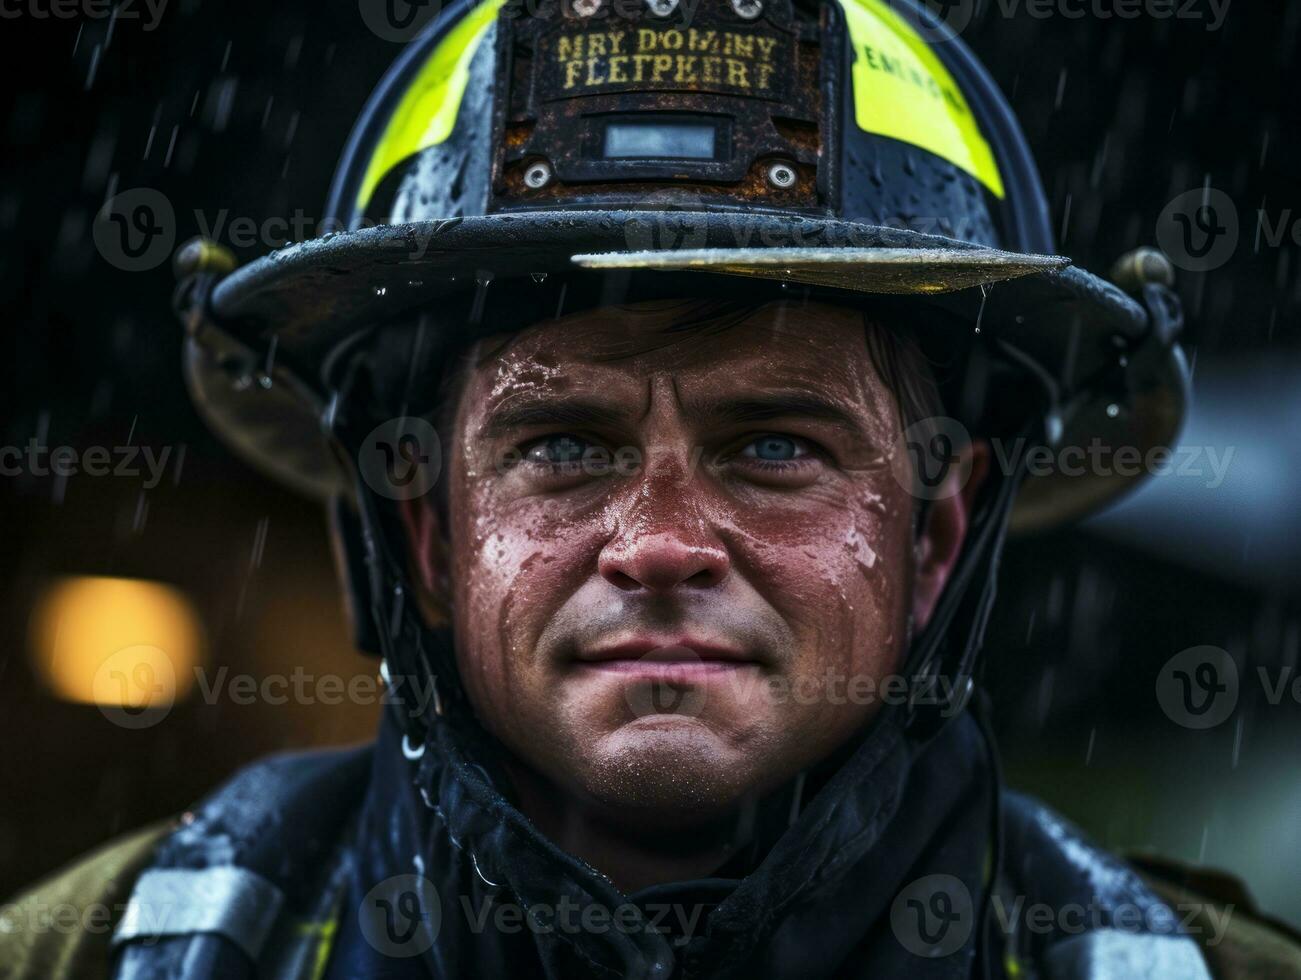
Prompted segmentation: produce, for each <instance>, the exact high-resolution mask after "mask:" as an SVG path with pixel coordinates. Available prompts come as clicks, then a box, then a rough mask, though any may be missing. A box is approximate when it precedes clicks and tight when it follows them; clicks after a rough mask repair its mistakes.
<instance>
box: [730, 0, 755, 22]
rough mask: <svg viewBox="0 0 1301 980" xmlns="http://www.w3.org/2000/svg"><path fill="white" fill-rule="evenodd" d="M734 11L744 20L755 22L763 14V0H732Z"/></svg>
mask: <svg viewBox="0 0 1301 980" xmlns="http://www.w3.org/2000/svg"><path fill="white" fill-rule="evenodd" d="M732 9H733V10H735V11H736V16H738V17H740V18H741V19H742V20H754V19H755V18H757V17H758V16H759V15H760V14H761V13H763V0H732Z"/></svg>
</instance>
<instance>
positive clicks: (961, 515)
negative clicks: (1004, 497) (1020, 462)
mask: <svg viewBox="0 0 1301 980" xmlns="http://www.w3.org/2000/svg"><path fill="white" fill-rule="evenodd" d="M988 472H989V443H987V442H984V441H977V442H974V443H971V444H969V445H968V446H967V447H966V448H965V449H963V450H962V453H961V455H960V456H959V458H958V459H957V461H956V462H955V464H954V465H953V466H951V467H950V468H949V472H948V474H947V475H946V476H945V478H944V482H943V483H942V484H941V485H940V488H939V495H938V496H937V497H936V498H935V499H933V500H931V501H930V503H929V505H928V506H927V508H926V513H925V516H924V518H923V524H922V527H921V530H920V532H919V533H918V535H917V539H916V541H915V542H914V543H913V601H912V618H913V626H914V628H915V629H916V630H917V631H918V632H920V631H921V630H923V629H925V627H926V624H927V623H928V622H930V618H931V614H932V613H934V612H935V605H936V603H937V602H939V599H940V594H941V593H942V592H943V591H944V586H945V584H946V583H947V582H948V580H949V575H950V574H951V573H952V571H953V566H954V565H955V564H957V561H958V555H959V554H961V553H962V542H963V541H965V540H966V538H967V525H968V522H969V521H970V518H971V508H972V506H973V505H974V504H975V501H976V495H977V493H978V492H979V491H980V487H981V485H982V484H983V483H984V482H985V476H986V474H987V473H988Z"/></svg>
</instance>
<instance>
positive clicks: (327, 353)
mask: <svg viewBox="0 0 1301 980" xmlns="http://www.w3.org/2000/svg"><path fill="white" fill-rule="evenodd" d="M329 213H330V215H331V218H332V220H334V221H335V222H337V224H338V227H339V228H340V229H341V231H340V232H339V233H337V234H333V235H329V236H326V237H323V238H321V239H318V240H313V241H309V242H305V243H302V244H299V245H296V246H293V247H291V248H288V249H285V250H282V251H280V252H278V253H276V254H274V255H271V256H268V257H266V258H263V259H261V260H259V261H257V262H254V263H253V264H251V265H249V266H247V267H244V268H240V269H235V268H234V263H233V261H232V260H231V258H230V256H229V254H228V253H227V252H225V251H224V250H223V249H222V248H221V247H220V246H217V245H215V244H214V243H211V242H202V241H200V242H195V243H192V244H191V245H189V246H187V247H186V248H184V249H183V250H182V251H181V253H179V254H178V256H177V268H178V272H179V274H180V277H181V286H180V290H179V292H178V305H179V307H180V310H181V314H182V318H183V320H184V324H185V328H186V331H187V341H186V357H185V366H184V367H185V372H186V377H187V381H188V384H189V387H190V389H191V392H192V394H193V396H194V399H195V402H196V404H197V405H198V406H199V409H200V410H201V412H202V413H203V415H204V417H205V418H206V420H207V421H208V422H209V424H210V425H211V426H212V427H213V428H214V429H215V431H217V432H218V433H219V434H220V435H221V436H222V437H223V438H225V439H226V440H227V441H228V442H229V444H230V445H231V447H232V448H233V449H234V450H235V451H236V452H237V453H239V454H240V455H242V456H243V457H245V458H246V459H248V460H250V461H252V462H253V463H254V464H255V465H257V466H258V467H260V468H262V469H263V470H264V471H265V472H267V473H268V474H269V475H271V476H272V477H274V478H276V479H279V480H281V481H283V482H285V483H287V484H288V485H290V486H291V487H293V488H295V489H297V490H299V491H301V492H302V493H303V494H304V495H306V496H309V497H312V498H315V499H317V500H319V501H321V502H323V503H324V504H325V505H326V506H327V507H328V508H329V511H330V514H331V517H332V526H333V530H334V534H335V537H336V540H337V544H338V549H337V550H338V553H339V558H340V560H339V564H340V569H341V573H342V578H343V581H344V588H345V592H346V594H347V597H348V599H349V606H350V609H351V613H352V616H353V619H354V623H355V633H356V642H357V644H358V646H359V647H360V648H361V649H363V650H365V651H367V652H369V653H372V654H374V655H376V656H377V657H378V658H379V670H380V673H381V675H382V676H383V678H384V679H385V682H386V684H387V685H388V688H389V694H390V697H389V699H388V700H389V702H390V704H389V707H388V709H387V711H386V714H385V717H384V719H383V723H382V725H381V730H380V733H379V737H378V740H377V742H376V743H375V744H374V745H373V746H367V747H365V748H361V749H352V750H346V751H320V752H312V753H306V754H297V755H288V756H278V757H275V758H272V759H268V760H265V761H263V762H260V763H258V764H255V765H253V766H251V767H250V768H248V769H246V770H244V771H242V772H240V773H239V774H237V775H236V776H235V777H234V778H233V779H232V781H231V782H230V783H229V784H228V785H227V786H225V787H223V788H221V789H219V790H218V791H216V792H215V793H214V794H213V795H212V796H211V797H210V798H209V799H207V800H206V801H204V802H202V803H201V804H199V805H197V806H196V807H195V808H194V809H193V810H192V811H190V812H188V813H186V814H185V815H184V816H183V817H181V818H180V819H179V820H178V821H176V822H175V823H174V824H169V825H168V826H167V827H165V828H161V829H159V828H155V829H152V830H147V831H143V832H141V833H139V834H136V835H134V836H132V837H129V838H126V839H124V840H123V841H120V842H118V843H116V844H114V845H112V846H110V847H109V848H108V849H106V850H105V851H103V852H100V853H99V854H97V855H95V856H92V857H91V858H89V859H88V860H87V861H85V862H83V863H82V864H80V865H78V866H76V867H75V868H73V869H72V870H70V871H68V872H65V873H64V874H62V875H60V876H58V877H56V878H54V879H52V880H51V881H49V882H46V883H44V884H43V885H40V886H38V887H37V888H36V889H35V890H34V891H33V892H31V893H29V894H28V895H26V896H24V897H23V898H21V899H20V900H18V901H17V902H16V903H14V904H13V905H11V906H9V907H8V908H7V909H6V912H5V917H4V919H3V924H4V926H5V928H4V930H3V932H0V949H2V950H3V956H4V960H5V963H6V966H8V967H11V968H12V969H13V971H14V972H13V975H15V976H23V977H27V976H31V977H49V976H78V977H80V976H86V977H91V976H95V977H101V976H112V977H117V978H121V980H135V978H145V977H150V978H153V977H161V976H168V977H177V978H181V977H184V978H199V977H222V978H228V977H245V976H247V977H252V976H261V977H275V978H309V977H310V978H320V977H325V978H353V977H372V976H373V977H380V976H383V977H394V978H396V977H407V976H411V977H424V976H430V975H433V976H440V977H442V976H447V977H461V976H482V977H495V976H548V977H589V976H590V977H645V978H664V980H667V978H669V977H747V978H749V977H830V976H875V977H881V976H903V977H931V976H934V977H959V976H962V977H965V976H981V977H1003V976H1007V977H1029V976H1043V977H1121V976H1125V977H1129V976H1144V977H1178V978H1196V977H1209V976H1249V975H1250V976H1263V975H1270V976H1301V957H1299V955H1298V952H1297V949H1296V946H1295V945H1294V943H1293V942H1292V940H1290V939H1288V938H1287V937H1285V935H1284V933H1283V932H1282V931H1281V930H1280V929H1279V928H1278V927H1276V926H1273V925H1270V924H1269V923H1267V922H1265V921H1264V920H1262V919H1259V918H1257V917H1254V916H1252V915H1251V914H1249V909H1247V908H1246V907H1245V906H1244V905H1243V903H1242V900H1241V898H1240V897H1239V898H1237V899H1236V900H1234V899H1228V900H1216V899H1214V898H1208V897H1204V896H1201V895H1200V894H1199V893H1198V892H1197V890H1196V887H1193V886H1194V885H1196V884H1197V882H1195V881H1194V880H1193V879H1192V878H1191V877H1190V876H1189V875H1187V874H1185V875H1182V876H1180V875H1176V876H1175V877H1176V879H1177V880H1175V881H1173V882H1172V881H1171V880H1170V875H1169V874H1168V873H1167V874H1166V875H1165V876H1164V877H1163V876H1162V875H1161V874H1158V873H1156V872H1154V871H1153V870H1152V869H1151V868H1148V869H1146V870H1145V871H1144V872H1142V873H1140V871H1139V870H1137V869H1136V868H1135V867H1133V866H1130V865H1127V864H1126V863H1124V862H1123V861H1121V860H1119V859H1118V858H1115V857H1112V856H1110V855H1108V854H1106V853H1104V852H1102V851H1099V850H1098V849H1096V848H1095V847H1093V846H1092V845H1090V844H1089V843H1088V842H1087V841H1086V840H1085V839H1084V838H1083V837H1082V836H1081V835H1080V834H1079V833H1078V832H1077V831H1075V830H1074V829H1073V828H1071V827H1070V826H1069V825H1068V824H1067V823H1065V822H1064V821H1063V820H1061V819H1060V818H1059V817H1057V816H1056V815H1055V814H1053V813H1051V812H1050V811H1048V810H1047V809H1046V808H1044V807H1043V806H1042V805H1040V804H1038V803H1036V802H1034V801H1033V800H1030V799H1027V798H1025V797H1023V796H1020V795H1018V794H1015V793H1012V792H1010V791H1008V790H1006V789H1005V788H1003V787H1002V786H1001V784H1000V781H999V775H998V773H999V770H998V763H997V754H996V752H995V749H994V747H993V744H992V740H991V738H990V736H989V735H988V731H987V724H986V718H985V715H986V708H985V706H984V702H983V701H982V699H981V697H980V696H979V693H978V688H977V679H978V655H979V653H980V648H981V640H982V634H983V631H984V626H985V622H986V620H987V617H988V615H989V611H990V608H991V605H992V603H993V599H994V582H995V578H996V571H997V564H998V557H999V552H1000V549H1001V546H1002V542H1003V540H1004V537H1005V535H1006V534H1007V533H1008V532H1009V529H1017V530H1020V531H1027V532H1030V531H1035V530H1039V529H1042V528H1045V527H1050V526H1053V525H1056V524H1059V523H1061V522H1063V521H1067V520H1071V519H1073V518H1076V517H1079V516H1080V515H1082V514H1085V513H1087V512H1089V511H1090V510H1092V509H1094V508H1096V507H1098V506H1099V505H1101V504H1103V503H1105V502H1106V501H1108V500H1111V499H1112V498H1114V497H1115V496H1116V495H1117V494H1119V493H1121V492H1123V491H1124V490H1126V489H1128V487H1129V486H1130V485H1131V483H1132V482H1133V478H1132V476H1126V475H1121V474H1119V473H1118V472H1117V471H1116V468H1107V469H1106V470H1105V472H1104V471H1103V468H1101V467H1093V468H1091V469H1090V468H1088V467H1085V468H1083V469H1081V468H1078V467H1075V468H1072V470H1071V471H1070V472H1069V473H1065V472H1060V471H1053V472H1047V473H1043V472H1037V473H1036V474H1035V475H1034V476H1029V477H1028V476H1026V473H1025V469H1024V466H1023V460H1024V457H1025V454H1026V452H1028V451H1031V450H1039V449H1046V450H1048V451H1049V452H1050V453H1051V452H1054V451H1057V450H1059V449H1060V448H1062V447H1072V446H1075V447H1078V446H1085V445H1094V444H1097V443H1099V442H1100V443H1101V444H1102V445H1104V446H1111V447H1132V448H1134V449H1137V450H1138V451H1139V452H1140V453H1142V454H1147V453H1148V452H1149V451H1151V450H1153V449H1156V448H1159V447H1165V446H1169V445H1170V444H1171V443H1172V441H1173V440H1174V438H1175V437H1176V435H1177V432H1178V428H1179V424H1180V420H1181V418H1182V415H1183V413H1184V409H1185V402H1186V393H1187V371H1186V368H1185V365H1184V361H1183V356H1182V354H1181V352H1180V349H1179V347H1178V343H1177V340H1178V335H1179V332H1180V330H1181V327H1182V314H1181V311H1180V306H1179V303H1178V301H1177V299H1176V298H1175V295H1174V293H1173V292H1172V291H1171V288H1170V287H1171V275H1170V271H1171V270H1170V266H1169V263H1168V262H1167V261H1166V260H1165V259H1164V257H1163V256H1161V255H1160V254H1159V253H1157V252H1154V251H1152V250H1141V251H1139V252H1136V253H1134V254H1132V255H1130V256H1128V257H1126V259H1125V260H1123V261H1122V262H1121V263H1120V264H1118V266H1117V269H1116V271H1115V273H1114V278H1115V279H1116V280H1117V282H1116V283H1115V284H1113V283H1111V282H1107V281H1104V280H1103V279H1101V278H1099V277H1097V276H1094V275H1092V274H1090V273H1087V272H1085V271H1082V270H1080V269H1078V268H1076V267H1074V266H1072V265H1071V264H1070V262H1069V260H1067V259H1065V258H1061V257H1059V256H1056V255H1055V254H1054V246H1053V241H1052V235H1051V232H1050V228H1049V221H1048V215H1047V208H1046V204H1045V200H1044V194H1043V189H1042V187H1041V185H1040V182H1039V179H1038V176H1037V174H1036V172H1035V169H1034V166H1033V163H1032V161H1031V158H1030V155H1029V152H1028V150H1027V147H1026V144H1025V140H1024V138H1023V136H1022V134H1021V132H1020V131H1019V129H1018V127H1017V125H1016V122H1015V120H1014V119H1013V116H1012V114H1011V112H1010V110H1009V107H1008V105H1007V104H1006V102H1005V101H1004V100H1003V98H1002V97H1001V95H1000V94H999V92H998V91H997V90H996V88H995V86H994V84H993V83H992V81H991V80H990V78H989V76H988V75H987V74H986V73H985V71H984V70H983V69H982V67H981V66H980V65H979V64H978V63H977V62H976V61H975V59H974V58H973V56H972V55H971V53H970V52H969V51H968V50H967V48H966V47H965V46H964V45H963V44H962V43H961V41H959V40H958V39H957V38H956V37H955V36H953V35H952V34H951V33H949V32H948V31H947V30H946V29H945V28H944V27H943V26H942V25H941V24H940V23H938V22H936V21H935V20H933V19H932V18H931V17H930V16H929V15H928V14H927V13H926V12H925V11H924V10H922V9H921V8H920V7H918V6H916V5H914V3H913V2H911V0H893V2H889V3H887V2H886V0H827V2H821V3H818V2H812V0H809V2H804V0H699V3H696V4H694V5H682V4H680V3H678V2H677V0H645V2H638V3H629V2H615V0H573V2H572V3H564V4H560V3H550V2H543V3H538V4H530V5H506V4H504V3H503V2H502V0H483V2H479V3H466V2H463V0H458V2H456V3H454V4H452V5H451V6H450V7H449V8H448V9H446V10H445V11H443V12H442V14H441V15H440V16H439V18H438V19H437V20H436V21H435V22H434V24H433V25H432V27H431V28H430V30H428V31H427V32H426V33H424V34H423V35H422V36H421V37H420V38H418V39H417V40H416V41H414V42H413V43H412V44H410V45H409V46H408V48H407V49H406V53H405V54H404V55H403V56H402V57H401V59H400V60H399V61H398V63H397V64H396V65H395V66H394V68H393V69H392V70H391V72H390V73H389V75H388V76H387V77H386V78H385V79H384V80H383V81H382V82H381V84H380V86H379V88H378V90H377V91H376V93H375V95H374V96H373V98H372V100H371V102H370V104H369V106H368V107H367V109H366V111H365V113H364V114H363V117H362V119H361V120H360V122H359V123H358V125H357V127H356V129H355V132H354V135H353V137H352V139H351V141H350V142H349V144H348V147H347V149H346V151H345V153H344V156H343V160H342V163H341V165H340V167H339V170H338V176H337V178H336V182H335V185H334V188H333V190H332V194H331V200H330V204H329ZM61 902H62V903H71V904H72V905H73V906H75V907H76V908H78V909H82V910H85V909H89V908H91V907H92V906H93V907H96V908H108V909H111V910H113V914H112V916H111V920H112V922H111V925H112V928H111V930H110V929H108V928H102V929H90V928H79V929H71V930H51V929H46V928H41V927H39V926H38V925H36V924H35V923H36V922H37V920H38V919H39V914H38V911H39V909H40V908H49V907H53V906H55V905H58V904H59V903H61ZM1027 910H1035V914H1033V915H1032V914H1029V912H1028V911H1027ZM1023 913H1024V914H1023Z"/></svg>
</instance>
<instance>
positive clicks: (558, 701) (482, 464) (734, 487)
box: [407, 302, 967, 829]
mask: <svg viewBox="0 0 1301 980" xmlns="http://www.w3.org/2000/svg"><path fill="white" fill-rule="evenodd" d="M675 309H677V310H680V309H681V304H674V303H663V302H657V303H649V304H640V305H638V306H635V307H626V308H619V309H606V310H602V311H596V312H593V313H585V314H580V315H576V316H574V317H570V318H566V319H563V320H559V321H551V322H547V323H544V324H542V325H539V326H536V327H534V328H532V329H530V330H529V331H526V332H525V333H524V334H522V335H520V336H517V337H515V338H513V339H512V340H511V341H510V342H509V344H507V345H506V346H505V347H504V349H503V350H501V351H499V352H497V353H494V354H491V355H489V356H487V357H486V358H481V359H478V363H477V364H476V365H475V366H473V367H472V368H470V369H469V371H470V373H469V375H468V377H467V378H466V379H465V384H464V389H463V392H462V394H461V397H460V400H459V403H458V409H457V413H456V416H455V426H454V432H453V433H451V437H452V439H453V445H454V446H455V447H456V450H455V451H454V452H453V455H452V459H451V460H450V467H449V473H448V478H449V479H450V481H451V482H450V485H449V504H448V513H449V518H448V523H449V527H448V528H447V529H446V535H445V538H446V541H447V546H446V548H444V547H442V546H440V544H439V542H440V541H441V540H442V539H443V538H444V534H443V531H442V529H440V528H439V527H438V519H437V518H436V517H435V516H434V508H433V507H432V506H430V505H428V504H427V503H424V504H422V503H416V504H413V505H410V506H409V507H408V510H407V523H408V527H409V529H410V533H411V534H412V536H413V545H414V556H415V561H416V564H417V565H418V567H419V569H420V571H421V573H422V578H423V579H424V582H425V584H426V587H427V588H428V589H429V590H431V591H436V590H439V589H441V588H444V587H446V586H445V583H447V582H448V581H450V582H451V583H452V584H451V585H450V590H451V593H450V598H451V603H450V604H451V608H452V613H453V619H454V624H455V632H456V640H457V650H458V658H459V667H460V672H461V676H462V678H463V680H464V683H465V686H466V689H467V691H468V694H469V697H470V699H471V701H472V703H473V705H474V707H475V709H476V711H477V712H478V714H479V716H480V718H481V720H482V721H483V723H484V724H485V725H486V726H487V727H488V729H489V730H490V731H491V732H492V733H493V734H495V735H496V736H497V738H498V739H499V740H500V741H501V742H502V743H504V745H505V746H506V747H507V748H508V749H509V751H510V752H511V753H512V754H513V756H514V757H515V760H516V763H517V767H518V771H519V772H521V773H527V775H526V776H524V777H523V778H522V780H521V781H522V782H523V783H527V784H529V785H531V786H532V790H531V791H526V792H525V795H526V796H530V797H531V798H533V799H534V800H538V799H539V794H540V796H541V798H543V799H550V802H547V803H545V804H541V803H540V804H538V806H536V807H535V809H540V810H550V809H554V807H555V802H554V800H555V799H564V800H565V801H567V802H568V803H572V804H573V805H574V806H576V807H579V808H584V809H587V810H590V811H591V812H593V813H598V814H604V815H605V816H606V817H608V818H611V819H614V820H616V821H618V822H619V823H620V824H621V825H623V826H626V827H628V828H633V829H635V828H645V829H654V828H657V827H658V828H661V829H663V828H678V829H681V828H687V827H691V826H695V825H704V824H707V823H709V822H711V821H717V820H719V819H720V818H724V817H725V816H726V815H727V814H729V813H732V812H734V811H735V810H736V809H737V808H738V807H739V806H740V804H741V803H742V802H744V801H746V800H750V799H754V798H756V797H757V796H759V795H761V794H763V793H764V792H766V791H769V790H771V789H772V788H774V787H775V786H777V785H779V784H781V783H782V782H784V781H786V780H788V779H789V778H791V777H792V776H794V775H795V774H796V773H798V772H799V771H800V770H802V769H804V768H806V767H807V766H809V765H810V764H812V763H814V762H816V761H818V760H819V759H821V758H823V757H825V756H827V755H828V754H829V753H830V752H832V751H833V750H834V749H835V748H836V747H838V746H839V745H841V744H842V743H844V742H845V740H847V739H848V738H849V737H850V736H851V735H852V734H853V733H854V732H856V731H857V730H859V729H860V728H861V727H862V726H863V724H864V723H865V722H866V721H867V720H868V719H869V717H870V716H871V715H872V714H873V713H874V712H875V711H876V710H878V708H879V701H878V699H876V698H874V697H870V696H863V695H862V694H861V693H860V694H859V695H858V696H855V695H854V694H853V693H852V692H854V691H856V690H857V691H860V692H861V691H862V690H863V689H864V685H865V684H871V685H872V687H871V690H879V688H880V684H879V682H880V681H881V680H882V678H884V677H885V676H886V675H889V674H890V673H891V671H893V670H894V669H895V668H896V667H897V665H898V663H899V660H900V657H901V654H902V651H903V649H904V646H905V643H906V638H907V636H908V633H909V629H910V620H911V621H912V622H913V624H914V625H920V624H921V623H923V622H924V621H925V619H926V617H927V616H928V615H929V613H930V609H931V607H932V605H933V603H934V599H935V597H936V596H937V595H938V592H939V590H940V588H941V587H942V585H943V582H944V579H945V578H946V576H947V574H948V572H949V570H950V568H951V566H952V562H953V560H954V558H955V557H956V553H957V550H958V547H959V545H960V543H961V539H962V535H963V533H964V531H965V524H966V507H967V500H966V498H965V497H964V496H963V495H961V494H957V495H954V496H952V497H949V498H947V499H943V500H940V501H937V502H936V503H935V504H934V505H933V506H932V507H931V509H930V515H929V517H928V519H927V521H926V524H925V526H924V527H922V528H921V529H920V531H919V532H917V531H915V530H914V501H913V499H912V498H911V496H910V495H909V494H908V492H907V490H906V489H905V487H904V486H903V485H902V483H901V481H900V480H899V479H898V478H897V477H896V475H895V472H896V471H895V470H893V469H892V464H893V463H894V462H895V454H896V453H898V452H900V451H902V450H901V448H900V445H899V441H900V440H899V433H900V431H901V422H900V417H899V410H898V408H897V406H896V404H895V400H894V397H893V395H892V394H891V392H890V391H889V390H888V389H887V388H886V386H885V385H884V383H883V382H882V381H881V379H880V378H879V376H878V374H877V372H876V370H875V368H874V367H873V364H872V361H871V359H870V357H869V355H868V350H867V346H866V343H865V341H864V329H865V327H864V323H863V319H862V316H861V314H859V313H857V312H853V311H849V310H843V309H840V308H836V307H830V306H819V305H815V304H810V305H807V306H803V307H800V306H798V305H792V306H781V305H776V304H774V305H770V306H767V307H764V308H762V309H761V310H760V311H759V312H757V313H756V314H754V315H752V316H751V317H750V318H749V319H747V320H746V321H745V322H743V323H739V324H736V325H734V326H731V327H730V328H729V329H727V330H725V331H721V332H717V331H709V330H693V331H687V332H680V333H673V334H666V333H665V328H666V327H667V326H670V325H671V324H672V323H673V319H674V315H675V314H674V310H675ZM486 349H488V350H491V349H492V345H491V344H489V345H487V348H486ZM443 554H447V555H450V558H448V559H447V560H446V561H447V565H446V566H444V565H443V564H442V562H443V559H441V558H440V556H441V555H443ZM855 685H857V687H856V686H855ZM542 788H545V789H542ZM526 812H527V808H526ZM553 817H554V814H553ZM534 818H535V819H540V817H539V816H535V817H534ZM557 819H558V818H557ZM565 819H568V818H565ZM541 822H542V823H543V824H544V825H545V824H546V823H548V821H547V820H546V819H544V818H543V819H541ZM552 822H554V821H552Z"/></svg>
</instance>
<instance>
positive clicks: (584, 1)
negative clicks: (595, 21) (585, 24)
mask: <svg viewBox="0 0 1301 980" xmlns="http://www.w3.org/2000/svg"><path fill="white" fill-rule="evenodd" d="M600 9H601V0H574V13H576V14H578V16H579V17H591V16H592V15H594V14H595V13H596V12H597V11H598V10H600Z"/></svg>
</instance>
